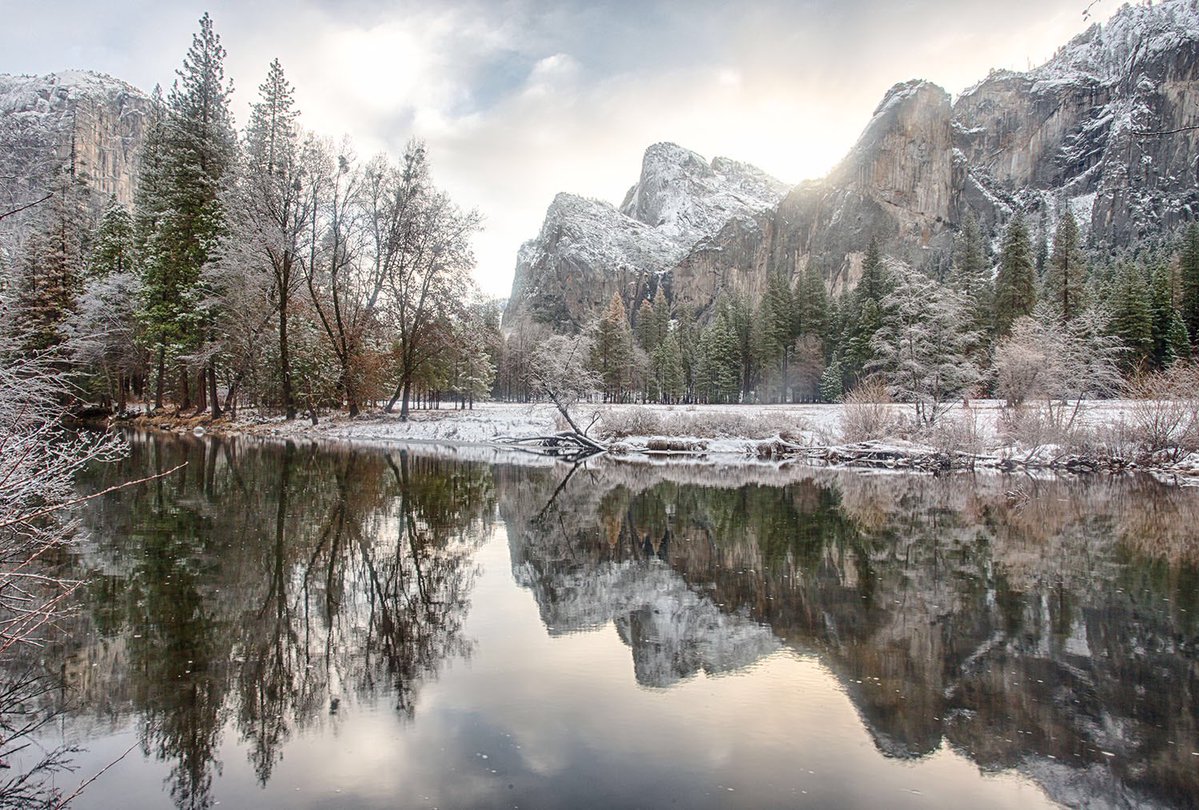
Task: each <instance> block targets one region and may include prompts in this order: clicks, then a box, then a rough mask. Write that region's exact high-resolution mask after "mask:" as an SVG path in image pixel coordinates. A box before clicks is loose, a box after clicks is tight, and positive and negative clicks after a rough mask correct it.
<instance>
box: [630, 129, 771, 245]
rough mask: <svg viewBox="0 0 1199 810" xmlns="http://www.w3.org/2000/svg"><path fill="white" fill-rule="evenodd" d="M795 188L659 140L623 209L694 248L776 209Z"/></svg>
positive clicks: (728, 161) (736, 164)
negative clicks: (737, 222)
mask: <svg viewBox="0 0 1199 810" xmlns="http://www.w3.org/2000/svg"><path fill="white" fill-rule="evenodd" d="M789 189H790V186H788V185H787V184H785V183H782V182H780V181H778V180H776V179H774V178H773V177H771V176H770V175H768V174H766V173H765V172H763V171H762V170H761V169H758V168H757V167H755V166H751V165H750V164H748V163H741V162H738V161H735V160H731V159H729V158H721V157H718V158H716V159H714V160H713V161H712V162H711V163H710V164H709V163H708V162H707V161H705V160H704V159H703V158H702V157H701V156H700V155H698V154H696V153H695V152H692V151H691V150H689V149H684V148H683V147H681V146H677V145H675V144H673V143H656V144H654V145H653V146H651V147H649V148H648V149H646V150H645V157H644V159H643V160H642V163H641V178H640V179H639V180H638V182H637V184H636V185H634V186H633V187H632V188H630V189H629V192H628V194H627V195H626V196H625V199H624V202H623V203H622V204H621V206H620V212H621V213H622V214H624V215H625V216H628V217H632V218H633V219H636V220H638V221H640V222H644V223H645V224H647V225H650V226H652V227H653V228H655V229H656V230H657V231H658V232H659V233H661V234H663V235H665V236H667V237H668V238H670V239H673V240H674V241H675V242H677V243H679V244H680V245H684V246H688V247H689V246H690V245H693V244H695V243H696V242H698V241H699V240H700V239H703V238H705V237H708V236H713V235H715V234H716V233H717V232H718V231H719V230H720V229H721V228H723V227H724V226H725V224H726V223H728V222H729V221H730V220H732V219H735V218H738V217H744V216H746V215H752V214H759V213H762V212H763V211H767V210H769V209H771V208H773V207H774V206H775V205H777V204H778V202H779V200H781V199H782V198H783V196H784V195H785V194H786V193H787V191H788V190H789Z"/></svg>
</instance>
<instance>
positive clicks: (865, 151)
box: [505, 0, 1199, 330]
mask: <svg viewBox="0 0 1199 810" xmlns="http://www.w3.org/2000/svg"><path fill="white" fill-rule="evenodd" d="M729 167H735V168H729ZM709 174H710V175H711V176H715V177H717V178H719V182H713V181H711V180H710V177H709ZM556 204H557V201H555V205H556ZM596 205H602V204H600V203H596ZM1067 207H1069V209H1070V210H1071V211H1072V212H1073V213H1074V215H1075V217H1076V219H1077V220H1078V221H1079V223H1080V226H1081V228H1082V230H1083V232H1084V234H1086V237H1087V239H1088V240H1089V243H1090V244H1091V245H1092V246H1094V247H1103V246H1108V247H1114V246H1120V245H1125V244H1128V243H1130V242H1132V241H1135V240H1137V239H1140V238H1142V237H1145V236H1151V235H1154V234H1159V233H1169V232H1171V231H1172V230H1173V229H1175V228H1176V227H1177V226H1179V225H1180V224H1182V223H1185V222H1189V221H1192V220H1194V219H1195V218H1196V217H1199V2H1196V0H1167V2H1164V3H1158V4H1156V5H1153V6H1135V7H1134V6H1128V5H1126V6H1124V7H1123V8H1121V9H1120V10H1119V11H1118V12H1117V13H1116V14H1115V16H1113V17H1112V18H1111V19H1110V20H1109V21H1108V22H1106V23H1105V24H1103V25H1098V24H1096V25H1094V26H1092V27H1091V28H1090V29H1088V30H1087V31H1085V32H1084V33H1082V34H1080V35H1079V36H1078V37H1076V38H1074V39H1073V40H1072V41H1071V42H1069V43H1068V44H1066V45H1065V46H1063V47H1062V48H1061V49H1060V50H1059V51H1058V52H1057V53H1056V54H1055V55H1054V56H1053V58H1051V59H1050V60H1049V61H1048V62H1046V63H1045V64H1044V65H1041V66H1040V67H1037V68H1035V69H1033V70H1030V71H1027V72H1023V73H1016V72H1011V71H995V72H992V73H991V74H990V75H989V76H987V77H986V78H985V79H984V80H983V81H981V82H980V83H978V84H977V85H975V86H974V87H971V88H969V89H968V90H966V91H965V92H963V93H962V94H961V95H960V96H959V97H958V98H957V99H952V98H951V97H950V95H949V94H948V93H947V92H946V91H944V90H943V89H941V88H939V87H937V86H936V85H934V84H931V83H929V82H925V81H919V80H917V81H909V82H903V83H901V84H897V85H895V86H894V87H893V88H892V89H891V90H890V91H888V92H887V94H886V95H885V96H884V98H883V100H882V102H881V103H880V104H879V106H878V108H877V109H876V110H875V112H874V114H873V116H872V117H871V119H870V121H869V123H868V124H867V125H866V127H865V129H864V131H863V133H862V135H861V136H860V138H859V139H858V141H857V143H856V144H855V145H854V146H853V148H852V149H850V151H849V153H848V154H847V155H846V157H845V158H844V159H843V160H842V161H841V163H840V164H838V165H837V166H836V168H834V169H833V171H832V172H830V173H829V175H828V176H827V177H824V178H822V179H819V180H812V181H806V182H803V183H801V184H799V185H797V186H795V187H793V188H791V189H790V190H787V191H784V190H783V189H782V187H781V185H780V184H778V183H777V182H776V181H773V180H771V179H770V178H768V177H766V176H765V175H763V174H762V173H761V172H759V171H758V170H756V169H753V168H752V167H747V166H745V165H744V164H737V163H735V162H733V161H729V160H726V159H723V158H718V159H717V160H715V161H713V162H712V163H711V164H710V165H708V164H706V163H705V162H704V161H703V160H702V159H701V158H699V157H698V156H697V155H694V153H690V152H688V151H687V150H685V149H681V148H680V147H676V146H673V145H668V144H659V145H656V146H653V147H650V149H649V150H648V151H647V153H646V157H645V166H644V167H643V170H642V175H641V178H640V180H639V182H638V183H637V185H636V186H634V188H633V189H632V190H631V191H630V192H629V195H628V196H627V197H626V199H625V201H624V203H623V205H622V206H621V207H620V209H619V211H618V212H617V211H615V209H609V210H610V211H612V213H611V214H610V215H609V216H608V218H607V220H605V224H606V225H609V226H615V225H616V224H619V229H620V230H622V231H623V232H625V233H627V234H629V235H630V236H633V234H635V233H636V234H638V235H637V236H635V237H634V238H632V242H635V243H637V244H636V245H635V246H633V247H632V249H630V250H624V249H622V248H621V247H620V243H619V242H618V241H616V240H612V239H608V238H607V234H603V233H600V232H597V231H594V230H590V231H589V230H588V227H587V225H586V224H585V223H583V222H582V221H577V220H576V221H574V222H569V221H567V220H564V219H563V217H562V214H563V212H562V211H561V210H557V211H556V210H555V207H554V206H552V207H551V211H550V214H549V215H547V218H546V227H544V228H543V229H542V233H541V235H540V236H539V237H538V238H536V239H534V240H532V241H530V242H528V243H526V244H525V246H524V247H523V248H522V249H521V252H520V258H519V260H518V262H517V267H516V275H515V279H514V281H513V294H512V297H511V299H510V302H509V306H508V311H507V312H506V314H505V326H506V328H508V329H514V328H521V327H523V326H526V325H529V324H532V323H543V324H546V325H547V326H550V327H551V328H554V329H558V330H573V329H576V328H579V327H581V326H583V325H585V324H586V323H587V322H588V321H589V320H591V319H592V318H594V317H595V314H596V312H597V310H598V308H599V306H601V305H602V304H603V303H604V302H605V301H606V300H607V299H608V298H610V297H611V295H612V293H613V292H614V291H617V290H619V291H620V292H621V294H622V295H623V296H624V297H625V302H626V306H627V308H629V309H630V311H632V310H633V309H635V307H636V305H637V302H638V301H639V300H640V299H641V298H644V297H647V296H650V295H653V293H654V292H655V291H656V289H657V287H658V286H659V285H661V286H663V287H664V288H665V289H666V291H667V292H668V294H669V295H670V296H671V297H672V299H673V300H674V301H675V302H676V303H681V304H684V305H686V306H687V307H689V308H690V309H691V310H692V311H694V312H697V313H698V314H699V316H700V318H701V320H702V319H704V318H705V317H706V315H707V314H708V313H710V312H711V311H712V310H713V308H714V304H715V303H716V302H717V301H718V300H719V299H720V297H721V295H722V294H723V293H725V292H730V291H734V292H739V293H743V294H748V295H749V296H750V297H751V298H752V297H756V296H757V295H758V293H759V292H760V291H761V289H762V288H763V286H764V284H765V281H766V279H767V278H768V277H769V275H770V274H771V273H776V272H778V273H783V274H786V275H788V276H790V277H792V278H794V277H795V276H796V275H797V274H799V273H800V272H802V271H803V270H804V269H805V268H807V267H813V268H815V269H817V270H819V271H820V273H821V274H822V276H823V277H824V279H825V282H826V284H827V285H828V287H829V289H830V291H831V292H833V293H834V294H835V293H838V292H840V291H842V290H845V289H850V288H852V287H853V286H854V285H855V284H856V282H857V278H858V275H859V274H860V269H861V259H862V256H863V254H864V252H865V249H866V247H867V245H868V244H869V242H870V240H871V239H872V238H874V239H878V240H879V243H880V245H881V247H882V249H883V250H884V252H886V253H887V254H889V255H892V256H895V257H897V258H901V259H903V260H905V261H907V262H909V263H911V264H913V265H915V266H917V267H920V268H923V269H925V270H926V271H928V272H931V273H936V274H939V273H942V272H944V271H945V270H946V269H947V267H948V265H949V262H950V252H951V247H952V243H953V236H954V234H955V233H956V231H957V229H958V228H959V227H960V225H961V223H962V221H963V219H964V218H965V217H966V216H967V215H969V214H973V215H974V216H976V217H977V218H978V219H979V221H980V222H981V223H982V225H983V227H984V229H985V230H986V231H988V232H989V233H990V234H991V235H992V236H994V235H995V234H997V233H998V232H999V230H1000V229H1001V228H1002V227H1003V226H1004V225H1005V224H1006V222H1007V221H1008V220H1009V219H1010V217H1011V216H1012V214H1013V212H1014V211H1016V210H1020V211H1023V212H1025V213H1026V214H1028V215H1029V216H1030V217H1034V218H1036V219H1040V218H1041V217H1042V216H1044V218H1045V219H1046V221H1047V223H1048V225H1049V228H1050V229H1052V228H1053V227H1055V225H1056V221H1057V218H1058V217H1059V216H1060V214H1061V212H1062V211H1064V210H1066V208H1067ZM617 213H618V214H620V215H622V216H623V219H622V218H620V217H617V216H616V214H617ZM626 220H629V221H632V222H637V223H641V224H643V225H645V226H647V229H645V230H643V231H635V230H634V229H633V227H632V226H631V225H630V224H628V222H626ZM551 225H552V227H551ZM562 231H572V232H573V233H574V234H575V238H576V242H577V241H580V240H581V241H587V240H600V241H603V242H604V243H605V244H606V245H607V246H608V247H609V248H610V251H609V252H607V253H605V254H603V255H602V260H601V261H597V262H596V263H588V262H586V261H580V259H579V257H578V256H577V254H572V255H570V256H567V255H566V254H564V253H563V252H562V251H561V250H560V249H559V247H558V245H559V242H556V241H554V239H553V236H554V235H555V234H557V233H559V232H562ZM641 233H644V234H651V233H652V234H653V236H651V237H647V238H645V239H643V238H642V236H641V235H640V234H641ZM650 242H653V243H654V244H655V245H656V244H657V243H659V242H664V243H667V244H670V245H673V249H671V250H667V249H658V248H657V247H656V246H647V245H649V243H650ZM647 252H648V253H650V254H651V255H652V260H649V261H647V260H646V259H645V258H644V256H643V255H640V254H644V253H647ZM582 291H585V292H582Z"/></svg>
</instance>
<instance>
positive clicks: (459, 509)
mask: <svg viewBox="0 0 1199 810" xmlns="http://www.w3.org/2000/svg"><path fill="white" fill-rule="evenodd" d="M182 461H186V462H187V466H186V467H185V468H183V469H182V470H180V471H178V472H177V473H173V474H171V475H170V476H168V477H166V478H164V479H162V480H159V481H157V482H156V483H154V484H153V485H151V486H149V487H146V488H139V489H136V490H123V491H120V492H117V493H113V494H111V495H108V496H105V498H104V499H102V500H101V501H100V502H98V504H97V505H96V506H95V508H93V509H91V510H89V512H88V514H87V522H88V529H89V531H90V532H91V533H92V535H93V536H94V537H95V538H97V542H96V544H95V546H94V548H93V549H92V554H91V559H89V560H88V562H89V563H91V564H92V565H93V566H94V567H95V568H96V569H97V570H98V572H100V573H99V575H98V576H97V578H96V579H95V580H94V585H93V587H92V589H91V592H90V596H91V605H90V607H91V614H92V617H93V619H92V620H93V622H94V623H95V625H96V630H97V631H98V634H99V637H98V638H97V639H96V641H95V642H94V643H93V644H92V645H90V646H87V647H85V648H83V649H81V650H79V651H78V652H76V654H75V655H74V657H73V660H72V665H69V667H68V678H69V680H70V681H72V683H71V685H72V686H75V687H76V688H78V689H79V690H80V691H81V693H82V695H83V702H84V705H85V706H87V707H92V708H94V709H95V710H96V711H97V713H100V712H104V713H112V714H123V713H126V712H133V713H135V714H136V715H137V717H138V718H139V729H140V738H141V744H142V747H143V750H144V751H145V753H147V754H152V755H154V756H156V757H158V758H159V759H161V760H164V761H167V762H169V763H170V764H171V774H170V785H169V787H170V791H171V795H172V797H173V798H174V800H175V803H176V805H177V806H179V807H188V808H193V807H208V806H210V805H211V801H212V800H211V786H212V779H213V775H214V772H215V773H219V771H220V768H221V764H220V762H219V761H218V759H217V753H218V748H219V745H220V742H221V737H222V733H223V731H224V730H225V727H226V724H227V723H229V722H232V724H233V726H234V727H235V728H236V729H237V731H238V733H239V735H240V737H241V740H240V741H241V743H242V745H243V746H244V747H245V748H246V750H247V755H248V756H249V758H250V760H251V762H252V763H253V766H254V769H255V772H256V773H257V776H258V779H259V780H260V782H261V783H263V784H265V783H266V782H267V780H268V779H270V776H271V770H272V768H273V767H274V765H275V763H276V762H277V761H278V760H279V758H280V756H281V755H282V747H283V745H284V743H286V742H287V740H288V739H289V738H290V737H291V736H292V735H293V734H294V733H296V732H297V731H300V730H303V729H305V728H307V727H310V726H314V725H321V724H333V725H335V724H336V723H337V713H338V709H339V707H340V706H341V705H342V703H343V702H345V701H348V700H370V699H373V698H376V697H379V696H381V695H385V696H386V697H387V699H389V700H391V701H392V702H393V703H394V705H395V708H396V711H397V712H399V713H400V714H401V715H402V716H404V717H407V718H411V717H412V716H413V715H414V713H415V710H416V704H417V696H418V693H419V690H420V687H421V684H422V683H424V682H426V681H428V680H429V679H432V678H435V677H436V675H437V672H438V669H439V667H440V666H441V665H442V663H443V662H444V661H445V660H446V659H448V658H450V657H452V656H459V655H466V654H468V653H469V649H470V645H469V642H468V641H467V640H466V639H465V638H464V637H463V635H462V621H463V618H464V617H465V615H466V612H467V608H468V606H469V603H468V597H469V594H470V589H471V586H472V582H473V579H474V576H475V568H474V565H473V563H472V562H471V557H472V553H473V550H474V548H475V546H476V545H477V543H478V542H479V539H480V537H481V536H482V532H481V530H480V529H481V527H482V526H483V524H484V523H485V521H486V520H487V518H488V516H489V514H490V513H491V512H492V511H493V506H492V503H493V495H492V491H491V488H490V477H489V476H488V475H486V470H485V469H483V468H452V469H451V468H446V467H445V466H444V465H438V464H435V463H431V462H429V461H428V460H426V459H413V458H410V457H409V456H408V454H407V453H403V452H399V453H395V454H391V455H387V454H380V453H360V452H354V451H348V450H347V451H344V452H328V451H324V450H322V451H317V450H315V449H314V448H313V447H311V446H307V447H296V446H294V445H290V444H289V445H287V446H286V447H282V448H270V449H264V448H253V447H242V446H240V445H239V444H237V443H234V442H222V441H218V440H211V441H187V442H181V441H140V442H136V443H134V445H133V454H132V457H131V458H130V459H129V461H128V462H127V463H126V464H125V465H124V469H120V470H118V469H107V470H104V471H102V472H103V473H104V479H103V480H97V481H96V482H94V486H95V487H97V488H102V487H104V486H106V485H109V484H110V483H111V481H110V480H109V479H115V480H120V479H121V478H122V477H128V476H129V473H130V471H131V470H142V469H146V468H149V469H159V470H161V469H170V468H171V467H173V466H175V465H176V464H179V463H180V462H182ZM98 664H99V665H100V666H97V665H98ZM98 669H99V670H100V672H101V673H103V675H100V674H95V675H94V674H93V673H96V672H97V670H98ZM104 676H107V677H104Z"/></svg>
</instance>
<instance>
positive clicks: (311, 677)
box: [47, 439, 1199, 810]
mask: <svg viewBox="0 0 1199 810" xmlns="http://www.w3.org/2000/svg"><path fill="white" fill-rule="evenodd" d="M133 449H134V452H133V455H132V457H131V458H130V459H129V460H128V461H127V462H125V463H124V464H123V465H121V466H120V467H119V468H116V467H109V468H106V469H104V470H101V471H99V472H98V473H96V477H95V478H94V479H92V480H90V481H88V482H86V486H87V487H88V488H89V489H92V490H98V489H100V488H103V487H105V486H108V485H111V484H112V483H115V482H117V481H119V480H125V479H129V478H135V477H141V476H145V475H147V474H149V473H152V472H154V471H156V470H164V469H169V468H171V467H174V466H175V465H177V464H179V463H181V462H183V461H186V462H187V466H186V467H185V468H183V469H181V470H179V471H177V472H174V473H172V474H170V475H169V476H167V477H166V478H164V479H162V480H160V481H157V482H154V483H151V484H146V485H142V486H139V487H137V488H134V489H127V490H123V491H119V492H115V493H112V494H110V495H106V496H104V497H103V498H101V499H99V500H98V501H94V502H92V504H91V505H90V506H89V507H88V508H87V509H86V510H85V512H84V514H83V515H82V521H83V525H84V531H85V534H86V536H87V538H88V539H87V541H86V543H85V545H84V547H83V549H82V551H81V554H80V558H79V560H78V563H77V569H78V570H77V573H78V574H79V575H81V576H86V577H87V584H86V588H85V591H84V594H83V599H82V601H83V607H82V610H81V611H80V615H79V616H78V617H77V620H76V621H75V624H74V625H73V626H71V627H68V628H64V629H65V630H67V631H69V636H68V637H67V638H64V640H63V642H62V646H61V649H54V650H52V651H48V654H50V655H52V656H61V660H63V661H65V664H64V665H63V669H62V672H63V673H64V674H65V677H66V680H67V682H68V684H69V688H68V690H67V691H66V693H65V696H66V697H69V698H70V700H71V701H72V705H73V708H72V710H71V712H70V713H68V714H67V715H64V716H63V717H62V718H61V719H60V720H59V721H58V723H57V725H56V727H55V733H54V734H51V735H49V737H48V738H47V743H48V744H49V743H52V742H63V741H65V742H67V743H70V744H75V745H78V746H80V747H81V748H82V749H83V750H82V751H81V752H80V753H78V754H77V755H76V756H75V762H76V764H77V765H78V771H77V772H76V773H74V774H71V775H69V776H64V777H60V778H59V780H58V784H59V785H61V786H64V787H67V789H68V791H69V790H70V789H73V788H74V786H75V785H76V784H78V782H79V781H80V779H82V778H84V777H86V776H88V775H90V774H92V773H95V772H96V771H97V770H99V769H100V768H102V767H104V765H106V764H108V763H110V762H112V761H113V760H116V759H117V758H118V757H120V756H121V755H122V754H123V753H124V752H126V751H127V750H128V751H129V753H128V754H127V756H125V758H124V759H122V760H121V761H120V762H118V763H117V764H116V765H114V766H113V767H112V768H111V769H110V770H109V771H107V772H106V773H105V774H104V775H103V776H102V777H101V778H100V779H98V780H97V781H96V782H95V783H94V784H92V785H91V786H90V787H89V788H88V789H87V791H86V792H85V793H84V794H83V797H82V799H81V800H80V801H79V804H78V806H79V807H84V808H110V807H131V808H159V807H161V808H170V807H172V806H177V807H186V808H192V807H215V806H218V805H220V806H224V807H237V808H241V807H264V808H267V807H269V808H292V807H344V808H375V807H378V808H382V807H388V808H393V807H441V808H468V807H524V808H536V807H571V808H590V807H594V808H609V807H669V806H678V807H687V808H691V807H801V806H812V807H960V806H962V805H964V804H970V805H974V806H985V807H1017V808H1021V809H1022V810H1026V809H1027V808H1033V807H1038V806H1051V805H1053V804H1054V803H1058V802H1060V803H1064V804H1069V805H1087V804H1089V805H1093V806H1095V805H1097V806H1118V807H1122V806H1144V805H1148V806H1165V807H1186V806H1195V805H1196V803H1197V802H1199V753H1197V752H1199V573H1197V569H1196V559H1197V558H1199V537H1197V534H1199V529H1197V527H1199V492H1196V491H1194V490H1191V491H1182V490H1178V489H1169V488H1166V487H1163V486H1161V485H1159V484H1157V483H1155V482H1153V481H1150V480H1142V479H1124V480H1118V481H1109V480H1095V481H1091V482H1089V483H1087V482H1076V481H1034V480H1031V479H1027V478H1003V477H987V478H979V479H975V478H970V477H955V478H948V479H939V478H931V477H914V476H877V475H861V474H857V473H833V472H826V471H812V470H809V471H802V470H796V471H792V472H777V471H759V472H756V473H751V474H750V475H751V476H752V477H751V479H750V480H748V481H741V480H738V478H737V475H735V474H732V473H728V472H727V471H725V472H721V471H718V470H704V469H698V470H695V469H693V470H690V471H686V470H678V469H675V470H670V469H666V470H663V469H654V468H647V467H643V466H630V465H627V464H626V465H620V464H613V463H610V462H609V463H603V462H600V463H596V462H592V463H591V464H590V466H587V467H580V468H571V467H570V466H567V465H557V466H550V465H545V466H532V467H530V466H518V465H513V464H486V463H464V462H457V461H446V460H438V459H435V458H431V457H428V456H422V455H420V454H418V452H417V451H412V452H403V453H402V452H400V451H398V450H395V451H392V452H390V453H388V452H384V451H379V450H356V451H350V450H348V449H344V448H343V449H328V448H326V449H317V448H315V447H310V446H307V445H305V446H290V447H286V448H285V447H283V446H275V445H268V446H263V445H258V444H248V443H234V442H220V441H214V440H208V441H201V440H180V439H176V440H169V441H168V440H153V441H152V440H147V439H142V440H138V441H136V442H135V444H134V448H133ZM56 660H57V659H56ZM130 749H132V750H130Z"/></svg>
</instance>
